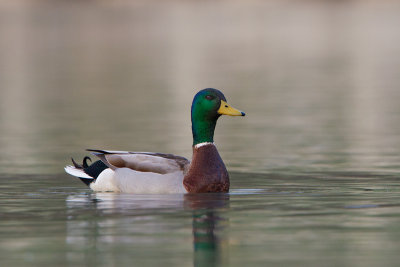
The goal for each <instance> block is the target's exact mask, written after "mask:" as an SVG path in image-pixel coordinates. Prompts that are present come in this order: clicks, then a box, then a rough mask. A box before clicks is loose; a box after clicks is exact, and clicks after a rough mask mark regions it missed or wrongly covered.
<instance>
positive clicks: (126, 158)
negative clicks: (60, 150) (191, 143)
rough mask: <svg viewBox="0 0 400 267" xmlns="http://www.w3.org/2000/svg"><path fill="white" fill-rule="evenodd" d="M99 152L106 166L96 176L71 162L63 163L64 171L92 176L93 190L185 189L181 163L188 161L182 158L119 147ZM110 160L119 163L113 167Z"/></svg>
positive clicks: (154, 191) (147, 191) (143, 191)
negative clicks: (121, 149) (115, 149)
mask: <svg viewBox="0 0 400 267" xmlns="http://www.w3.org/2000/svg"><path fill="white" fill-rule="evenodd" d="M96 155H98V154H96ZM99 155H100V158H101V159H102V161H103V162H105V163H107V165H109V166H110V168H107V169H105V170H104V171H102V172H101V173H100V174H99V176H98V177H97V178H94V177H90V176H89V175H88V174H86V173H85V172H84V170H83V169H82V168H77V167H74V166H66V167H65V171H66V172H67V173H68V174H71V175H73V176H76V177H79V178H85V179H95V181H93V182H92V183H90V185H89V186H90V188H91V189H92V190H94V191H96V192H120V193H135V194H165V193H170V194H174V193H177V194H179V193H187V190H186V189H185V187H184V186H183V177H184V171H185V170H186V168H185V167H188V165H189V164H190V163H189V161H187V160H186V159H184V158H181V157H176V158H174V156H173V155H165V154H153V153H147V152H139V153H135V152H123V151H113V152H111V151H105V153H104V154H99ZM99 155H98V156H99ZM182 163H184V164H182ZM113 164H115V166H122V167H115V166H114V165H113Z"/></svg>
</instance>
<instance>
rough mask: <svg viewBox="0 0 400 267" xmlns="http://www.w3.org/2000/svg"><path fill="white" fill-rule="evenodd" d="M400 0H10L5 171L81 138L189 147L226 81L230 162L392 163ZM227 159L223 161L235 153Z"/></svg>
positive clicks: (73, 151) (0, 140)
mask: <svg viewBox="0 0 400 267" xmlns="http://www.w3.org/2000/svg"><path fill="white" fill-rule="evenodd" d="M399 14H400V4H399V3H398V1H245V2H244V1H201V2H198V1H118V0H117V1H39V0H38V1H1V2H0V35H1V38H0V133H1V135H0V147H1V151H2V153H1V156H0V172H1V173H21V174H22V173H32V172H33V173H60V172H62V171H63V170H62V166H63V165H64V164H66V163H67V162H68V161H69V157H70V156H75V157H81V156H82V155H84V151H83V149H85V148H105V149H114V150H116V149H119V150H133V151H135V150H136V151H138V150H139V151H140V150H145V151H160V152H170V153H175V154H181V155H184V156H186V157H189V158H190V156H191V131H190V104H191V101H192V98H193V95H194V94H195V93H196V92H197V91H198V90H200V89H203V88H206V87H214V88H218V89H220V90H222V91H223V92H224V93H225V95H226V97H227V99H228V101H229V102H230V103H231V104H232V105H233V106H235V107H237V108H239V109H242V110H244V111H245V112H246V113H247V114H248V116H247V117H245V118H240V119H238V118H226V117H224V118H222V119H220V122H219V125H218V126H217V132H216V142H217V144H218V146H219V149H220V150H221V153H222V154H223V156H224V157H225V158H226V159H227V161H228V163H229V165H230V168H231V169H233V170H239V171H246V172H264V171H268V170H282V169H283V170H289V171H291V170H293V171H294V172H299V171H302V170H303V169H304V170H305V171H307V170H329V169H341V170H361V169H362V170H375V171H377V170H378V171H384V172H387V171H398V167H399V159H400V158H399V153H398V151H399V150H400V138H399V134H400V124H399V123H398V122H399V119H400V105H399V104H398V99H400V98H399V97H400V88H399V87H400V75H399V69H400V56H399V55H400V30H399V25H400V24H399V22H400V15H399ZM228 154H229V156H227V155H228Z"/></svg>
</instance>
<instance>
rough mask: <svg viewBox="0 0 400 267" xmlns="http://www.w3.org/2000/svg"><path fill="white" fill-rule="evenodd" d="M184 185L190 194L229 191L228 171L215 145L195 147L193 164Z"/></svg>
mask: <svg viewBox="0 0 400 267" xmlns="http://www.w3.org/2000/svg"><path fill="white" fill-rule="evenodd" d="M183 185H184V186H185V188H186V190H187V191H188V192H189V193H207V192H228V191H229V175H228V171H227V170H226V167H225V164H224V162H223V161H222V159H221V157H220V155H219V153H218V150H217V148H216V147H215V145H214V144H207V145H203V146H200V147H198V148H196V147H193V158H192V162H191V164H190V168H189V171H188V172H187V173H186V175H185V177H184V179H183Z"/></svg>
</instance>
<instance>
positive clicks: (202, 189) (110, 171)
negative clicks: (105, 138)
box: [64, 88, 246, 194]
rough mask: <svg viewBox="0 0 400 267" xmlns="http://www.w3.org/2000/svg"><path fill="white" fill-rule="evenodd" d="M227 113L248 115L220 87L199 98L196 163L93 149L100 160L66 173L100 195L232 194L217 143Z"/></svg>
mask: <svg viewBox="0 0 400 267" xmlns="http://www.w3.org/2000/svg"><path fill="white" fill-rule="evenodd" d="M222 115H228V116H245V115H246V114H245V113H244V112H243V111H240V110H238V109H236V108H234V107H232V106H230V105H229V104H228V103H227V100H226V98H225V96H224V94H223V93H222V92H221V91H219V90H217V89H214V88H206V89H203V90H200V91H199V92H198V93H197V94H196V95H195V96H194V98H193V102H192V106H191V122H192V135H193V144H192V151H193V156H192V160H191V161H189V160H188V159H186V158H185V157H181V156H176V155H173V154H165V153H153V152H130V151H112V150H101V149H87V151H88V152H90V153H91V154H92V155H94V156H96V157H98V160H97V161H95V162H93V163H91V164H89V163H88V162H89V161H90V162H91V161H92V160H91V158H90V157H88V156H85V157H84V158H83V161H82V164H78V163H77V162H76V161H75V160H74V159H72V163H73V165H67V166H66V167H65V168H64V169H65V171H66V172H67V173H68V174H70V175H72V176H75V177H78V178H79V179H80V180H81V181H82V182H84V183H85V184H86V185H87V186H89V187H90V188H91V189H92V190H93V191H95V192H116V193H132V194H163V193H167V194H168V193H171V194H174V193H179V194H180V193H213V192H215V193H216V192H229V187H230V181H229V174H228V171H227V169H226V166H225V164H224V162H223V160H222V158H221V156H220V154H219V153H218V150H217V147H216V145H215V143H214V131H215V126H216V123H217V120H218V119H219V117H221V116H222Z"/></svg>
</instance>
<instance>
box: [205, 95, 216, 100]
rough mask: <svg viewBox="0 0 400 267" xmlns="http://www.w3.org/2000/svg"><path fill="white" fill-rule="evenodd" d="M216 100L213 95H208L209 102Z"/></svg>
mask: <svg viewBox="0 0 400 267" xmlns="http://www.w3.org/2000/svg"><path fill="white" fill-rule="evenodd" d="M214 98H215V96H212V95H206V99H208V100H213V99H214Z"/></svg>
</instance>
